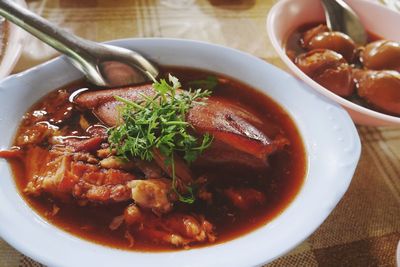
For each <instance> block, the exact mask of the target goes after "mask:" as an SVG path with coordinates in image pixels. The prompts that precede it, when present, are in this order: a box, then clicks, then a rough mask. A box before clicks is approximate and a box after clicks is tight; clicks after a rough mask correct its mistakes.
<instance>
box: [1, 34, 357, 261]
mask: <svg viewBox="0 0 400 267" xmlns="http://www.w3.org/2000/svg"><path fill="white" fill-rule="evenodd" d="M112 44H115V45H120V46H123V47H126V48H130V49H135V50H137V51H139V52H141V53H142V54H144V55H145V56H147V57H148V58H150V59H151V60H153V61H154V62H158V63H160V64H168V65H178V66H188V67H195V68H200V69H207V70H210V71H213V72H217V73H221V74H225V75H227V76H231V77H235V78H236V79H238V80H240V81H242V82H244V83H246V84H249V85H251V86H252V87H254V88H257V89H258V90H261V91H262V92H264V93H265V94H267V95H269V96H270V97H271V98H273V99H275V101H276V102H278V103H279V104H280V105H281V106H283V107H284V108H285V109H286V110H287V112H288V113H289V114H290V115H291V116H292V118H293V120H294V121H295V123H296V125H297V127H298V128H299V130H300V132H301V136H302V138H303V141H304V144H305V147H306V152H307V161H308V163H307V164H308V171H307V177H306V179H305V182H304V185H303V186H302V188H301V190H300V192H299V193H298V195H297V196H296V197H295V199H294V201H293V202H292V203H291V204H290V205H289V207H288V208H287V209H286V210H284V211H283V212H282V213H281V214H280V215H279V216H277V217H276V218H275V219H273V220H272V221H271V222H269V223H267V224H266V225H265V226H262V227H260V228H258V229H256V230H255V231H253V232H251V233H249V234H246V235H244V236H242V237H240V238H237V239H235V240H233V241H229V242H226V243H223V244H218V245H213V246H209V247H204V248H196V249H191V250H183V251H176V252H161V253H143V252H131V251H123V250H118V249H112V248H108V247H104V246H101V245H97V244H93V243H90V242H88V241H85V240H82V239H80V238H77V237H75V236H72V235H70V234H68V233H66V232H64V231H62V230H60V229H58V228H57V227H55V226H53V225H51V224H49V223H47V222H46V221H45V220H44V219H42V218H41V217H40V216H39V215H37V214H36V213H35V212H34V211H33V210H32V209H30V208H29V207H28V205H27V204H26V203H25V202H24V200H23V199H22V197H21V196H20V195H19V194H18V192H17V189H16V186H15V184H14V180H13V178H12V174H11V172H10V169H9V166H8V164H7V163H6V161H4V160H0V177H1V179H0V203H1V204H0V221H1V224H0V235H1V236H2V237H3V238H4V239H5V240H6V241H7V242H9V243H10V244H11V245H12V246H14V247H15V248H17V249H18V250H20V251H21V252H22V253H25V254H26V255H28V256H30V257H32V258H34V259H36V260H38V261H39V262H41V263H43V264H46V265H50V266H74V267H76V266H128V265H135V266H163V267H167V266H255V265H259V264H263V263H266V262H269V261H271V260H273V259H275V258H276V257H278V256H280V255H282V254H284V253H286V252H288V251H289V250H290V249H292V248H293V247H295V246H296V245H297V244H299V243H300V242H301V241H303V240H304V239H305V238H307V237H308V236H309V235H310V234H311V233H312V232H313V231H315V229H317V227H318V226H319V225H320V224H321V223H322V222H323V221H324V220H325V218H326V217H327V216H328V215H329V213H330V212H331V211H332V210H333V208H334V207H335V206H336V204H337V203H338V201H339V200H340V199H341V197H342V196H343V194H344V193H345V191H346V190H347V188H348V186H349V183H350V181H351V178H352V176H353V173H354V170H355V167H356V165H357V162H358V159H359V155H360V140H359V137H358V134H357V131H356V129H355V127H354V124H353V122H352V120H351V119H350V117H349V116H348V114H347V112H346V111H345V110H344V109H342V108H341V107H340V106H339V105H337V104H336V103H334V102H333V101H330V100H329V99H327V98H324V97H322V96H321V95H319V94H317V93H316V92H315V91H314V90H312V89H310V88H309V87H308V86H307V85H305V84H304V83H303V82H301V81H299V80H297V79H295V78H294V77H292V76H290V75H289V74H287V73H285V72H283V71H281V70H279V69H277V68H275V67H273V66H272V65H270V64H267V63H265V62H264V61H262V60H260V59H258V58H256V57H254V56H251V55H249V54H245V53H243V52H240V51H237V50H234V49H230V48H226V47H222V46H217V45H211V44H207V43H202V42H196V41H184V40H175V39H132V40H120V41H115V42H112ZM79 77H81V75H80V73H78V71H76V70H75V69H74V68H73V67H72V66H71V65H70V64H68V63H67V62H66V61H65V60H63V59H62V58H58V59H55V60H52V61H50V62H48V63H45V64H43V65H40V66H38V67H36V68H33V69H30V70H28V71H26V72H24V73H21V74H18V75H15V76H12V77H9V78H7V79H6V80H4V81H3V82H2V83H0V122H1V124H0V132H1V133H2V138H1V139H0V147H3V148H4V147H8V146H9V145H10V144H11V143H12V140H13V137H14V133H15V131H16V128H17V126H18V122H19V121H20V119H21V117H22V115H23V114H24V112H25V111H26V110H27V108H28V107H29V106H30V105H31V104H32V103H34V102H35V101H37V100H38V99H39V98H40V97H42V96H43V95H45V94H47V93H48V92H50V91H51V90H53V89H55V88H59V87H61V86H63V85H65V84H68V83H69V82H71V81H74V80H76V79H78V78H79Z"/></svg>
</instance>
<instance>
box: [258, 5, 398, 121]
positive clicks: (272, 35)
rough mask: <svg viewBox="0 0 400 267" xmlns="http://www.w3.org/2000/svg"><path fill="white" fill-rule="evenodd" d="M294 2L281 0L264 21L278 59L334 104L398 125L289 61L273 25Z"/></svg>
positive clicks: (386, 116)
mask: <svg viewBox="0 0 400 267" xmlns="http://www.w3.org/2000/svg"><path fill="white" fill-rule="evenodd" d="M294 1H299V0H281V1H279V2H277V3H276V4H275V5H274V6H273V7H272V8H271V10H270V12H269V13H268V16H267V20H266V28H267V33H268V37H269V39H270V40H271V43H272V46H273V47H274V49H275V51H276V52H277V53H278V55H279V57H280V58H281V60H282V61H283V62H284V63H285V64H286V66H288V67H289V69H290V70H291V71H292V72H293V73H294V74H295V75H297V76H298V77H300V78H301V79H302V80H304V81H306V82H307V83H308V84H310V85H312V86H311V87H312V88H313V89H315V90H316V91H318V92H319V93H321V94H323V95H324V96H326V97H328V98H330V99H332V100H334V101H335V102H337V103H339V104H340V105H342V106H343V107H346V108H349V109H351V110H354V111H356V112H359V113H362V114H365V115H367V116H368V117H374V118H376V119H379V120H381V121H384V122H385V123H386V124H388V125H400V117H396V116H393V115H388V114H385V113H382V112H379V111H375V110H372V109H369V108H367V107H363V106H361V105H358V104H356V103H353V102H352V101H350V100H347V99H345V98H343V97H341V96H338V95H336V94H335V93H333V92H331V91H329V90H328V89H327V88H325V87H323V86H321V85H320V84H318V83H317V82H315V81H314V80H313V79H311V78H310V77H308V76H307V75H306V74H305V73H304V72H302V71H301V70H300V69H299V68H298V67H297V66H296V64H294V63H293V61H291V60H290V59H289V57H288V56H287V55H286V53H285V49H284V47H283V45H282V44H280V43H279V41H278V40H277V35H276V32H275V23H276V20H277V13H278V11H280V10H283V6H285V5H287V4H288V3H290V2H294ZM302 1H303V0H302ZM352 1H355V2H357V1H358V2H362V3H363V4H365V5H372V6H373V7H374V8H381V9H384V10H385V12H389V13H394V14H396V16H399V17H400V13H399V12H396V11H394V10H392V9H390V8H388V7H386V6H384V5H382V4H379V3H378V2H374V1H362V0H352ZM348 4H349V3H348ZM349 5H350V4H349ZM293 30H294V29H293V27H291V28H290V29H288V30H287V32H286V33H285V36H283V38H282V39H287V38H288V35H289V34H290V32H291V31H293Z"/></svg>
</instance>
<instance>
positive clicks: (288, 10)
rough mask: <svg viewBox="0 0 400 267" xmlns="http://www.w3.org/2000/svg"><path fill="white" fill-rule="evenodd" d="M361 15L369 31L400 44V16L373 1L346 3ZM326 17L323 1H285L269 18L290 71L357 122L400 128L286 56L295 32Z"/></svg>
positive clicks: (395, 119) (392, 119) (350, 0)
mask: <svg viewBox="0 0 400 267" xmlns="http://www.w3.org/2000/svg"><path fill="white" fill-rule="evenodd" d="M346 3H347V4H348V5H349V6H350V7H351V8H353V9H354V11H355V12H356V13H357V14H358V15H359V17H360V19H361V21H362V23H363V25H364V26H365V28H366V29H367V31H369V32H371V33H374V34H377V35H378V36H381V37H383V38H385V39H389V40H394V41H400V35H399V31H398V27H397V26H395V25H400V13H397V12H395V11H393V10H390V9H389V8H387V7H385V6H383V5H381V4H378V3H376V2H373V1H366V0H346ZM324 19H325V15H324V12H323V9H322V5H321V2H320V0H281V1H279V2H278V3H276V4H275V5H274V6H273V8H272V9H271V11H270V12H269V15H268V18H267V31H268V35H269V38H270V39H271V42H272V45H273V46H274V48H275V50H276V51H277V52H278V54H279V56H280V58H281V59H282V60H283V62H285V64H286V65H287V66H288V67H289V69H290V70H291V71H292V72H293V74H295V75H296V76H298V77H299V78H300V79H302V80H303V81H305V82H306V83H307V84H309V85H310V86H311V87H312V88H314V89H315V90H317V91H318V92H319V93H321V94H323V95H325V96H326V97H328V98H330V99H332V100H334V101H336V102H337V103H339V104H340V105H342V106H343V107H344V108H345V109H346V110H347V111H348V112H349V114H350V116H351V117H352V119H353V120H354V122H356V123H357V124H361V125H369V126H385V125H397V126H399V125H400V118H399V117H395V116H390V115H386V114H384V113H380V112H377V111H374V110H371V109H368V108H365V107H362V106H360V105H357V104H355V103H353V102H351V101H349V100H346V99H345V98H342V97H340V96H338V95H336V94H334V93H332V92H331V91H329V90H328V89H326V88H325V87H323V86H321V85H319V84H318V83H316V82H315V81H313V80H312V79H311V78H309V77H308V76H307V75H305V74H304V73H303V72H302V71H301V70H300V69H299V68H298V67H297V66H296V65H295V64H294V63H293V62H292V61H291V60H290V59H289V58H288V57H287V55H286V53H285V50H284V43H285V41H286V39H287V37H288V36H289V34H290V33H291V32H293V31H294V30H295V29H296V28H298V27H299V26H301V25H304V24H306V23H311V22H317V21H323V20H324Z"/></svg>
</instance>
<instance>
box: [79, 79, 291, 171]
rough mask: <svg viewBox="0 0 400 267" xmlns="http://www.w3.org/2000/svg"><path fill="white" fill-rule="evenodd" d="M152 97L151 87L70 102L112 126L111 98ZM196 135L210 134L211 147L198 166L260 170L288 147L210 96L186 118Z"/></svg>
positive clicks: (95, 93)
mask: <svg viewBox="0 0 400 267" xmlns="http://www.w3.org/2000/svg"><path fill="white" fill-rule="evenodd" d="M154 94H155V91H154V89H153V88H152V85H151V84H147V85H141V86H137V87H126V88H120V89H110V90H102V91H89V92H84V93H82V94H81V95H79V96H77V97H76V98H75V99H74V102H75V103H76V104H77V105H78V106H79V107H81V108H87V109H92V110H93V112H94V114H95V115H96V116H97V117H98V118H99V119H100V120H101V121H102V122H104V123H105V124H106V125H108V126H114V125H117V124H118V123H119V122H118V110H117V109H116V107H117V106H118V105H120V104H121V103H120V102H118V101H117V100H115V98H114V96H120V97H123V98H127V99H129V100H132V101H136V102H138V101H141V100H142V95H146V96H152V95H154ZM187 121H188V122H190V123H191V125H192V126H193V127H194V129H195V131H196V132H197V133H198V134H203V133H206V132H208V133H211V134H212V135H213V136H214V142H213V145H211V147H210V148H209V149H207V152H206V153H204V155H202V159H201V160H200V162H207V163H210V162H214V163H230V164H239V165H244V166H249V167H252V168H264V167H266V166H267V158H268V156H269V155H270V154H272V153H274V152H275V151H277V150H279V149H282V148H283V147H284V146H285V145H287V144H288V140H287V139H286V138H284V137H282V138H278V139H277V140H275V139H274V140H271V139H270V138H269V137H267V136H266V134H264V133H263V131H262V130H260V129H261V125H262V120H261V119H260V118H259V117H258V116H257V114H254V113H252V112H249V111H247V110H246V109H244V108H243V107H241V106H240V105H239V104H237V103H233V102H230V101H228V100H225V99H221V98H218V97H214V96H211V97H210V98H209V99H208V100H207V105H198V106H195V107H194V108H192V109H191V110H190V111H189V112H188V114H187Z"/></svg>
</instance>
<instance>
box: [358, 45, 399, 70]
mask: <svg viewBox="0 0 400 267" xmlns="http://www.w3.org/2000/svg"><path fill="white" fill-rule="evenodd" d="M360 61H361V62H362V63H363V65H364V67H365V68H367V69H372V70H384V69H386V70H397V71H400V42H393V41H387V40H380V41H375V42H372V43H369V44H368V45H366V46H365V49H364V50H363V51H362V52H361V57H360Z"/></svg>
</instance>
